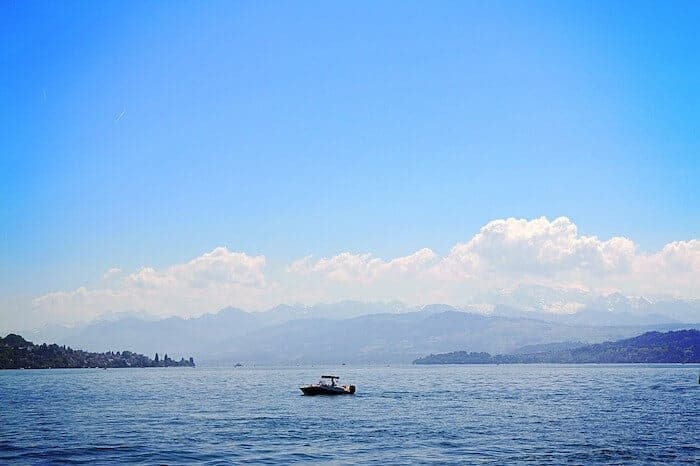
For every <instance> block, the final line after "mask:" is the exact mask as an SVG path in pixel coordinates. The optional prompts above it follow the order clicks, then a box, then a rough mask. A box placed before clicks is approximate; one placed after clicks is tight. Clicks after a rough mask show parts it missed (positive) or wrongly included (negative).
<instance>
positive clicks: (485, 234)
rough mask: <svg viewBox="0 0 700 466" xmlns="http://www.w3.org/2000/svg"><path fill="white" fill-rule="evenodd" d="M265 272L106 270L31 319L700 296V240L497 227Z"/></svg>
mask: <svg viewBox="0 0 700 466" xmlns="http://www.w3.org/2000/svg"><path fill="white" fill-rule="evenodd" d="M266 267H267V264H266V259H265V257H264V256H251V255H248V254H246V253H244V252H233V251H230V250H229V249H227V248H225V247H218V248H216V249H214V250H212V251H210V252H207V253H205V254H202V255H201V256H198V257H196V258H194V259H192V260H190V261H188V262H185V263H182V264H175V265H173V266H171V267H168V268H164V269H155V268H152V267H144V268H142V269H140V270H137V271H135V272H132V273H128V274H125V273H124V272H122V271H121V270H120V269H118V268H113V269H110V270H109V271H107V273H106V274H105V276H104V277H103V280H102V282H101V283H102V285H101V286H100V287H98V288H95V289H89V288H86V287H80V288H78V289H76V290H73V291H58V292H53V293H48V294H45V295H43V296H40V297H37V298H36V299H34V303H33V304H34V309H33V310H34V311H38V312H40V313H43V314H44V315H47V316H49V315H53V316H60V317H61V319H63V320H85V319H88V318H90V317H94V316H95V315H99V314H101V313H105V312H109V311H121V310H125V309H132V310H136V309H137V310H145V311H148V312H151V313H155V314H158V315H182V316H190V315H197V314H201V313H203V312H209V311H212V310H215V309H218V308H221V307H224V306H229V305H233V306H239V307H244V308H248V309H261V308H265V307H267V306H272V305H275V304H278V303H282V302H304V303H307V304H311V303H313V302H318V301H336V300H340V299H357V300H377V299H380V300H394V299H398V300H402V301H405V302H407V303H409V304H427V303H434V302H445V303H450V304H456V305H463V304H466V303H470V302H474V301H473V298H474V297H475V296H478V295H481V296H484V295H487V294H488V293H489V292H490V291H493V290H507V289H511V290H512V289H516V288H517V287H518V286H521V285H542V286H554V287H558V288H562V289H582V290H588V291H591V292H601V293H609V292H612V291H620V292H622V293H625V294H631V295H643V294H644V295H649V294H665V295H673V296H676V297H683V298H697V297H700V241H699V240H697V239H692V240H689V241H676V242H673V243H669V244H667V245H665V246H664V247H663V248H662V249H661V250H659V251H657V252H652V253H646V252H639V251H638V248H637V247H636V246H635V244H634V242H633V241H632V240H630V239H628V238H624V237H613V238H609V239H600V238H598V237H596V236H586V235H581V234H579V232H578V228H577V226H576V225H575V224H574V223H573V222H572V221H571V220H569V219H568V218H566V217H560V218H557V219H554V220H548V219H547V218H545V217H541V218H536V219H531V220H527V219H515V218H508V219H500V220H494V221H492V222H489V223H487V224H486V225H484V226H483V227H482V228H481V229H480V230H479V231H478V232H477V233H476V234H475V235H473V236H472V237H471V238H469V239H467V240H466V241H464V242H460V243H458V244H456V245H454V247H452V249H451V250H450V251H448V252H447V253H446V254H445V255H443V256H439V255H438V254H436V253H435V252H434V251H433V250H431V249H428V248H423V249H420V250H418V251H415V252H413V253H411V254H408V255H405V256H400V257H395V258H389V259H384V258H380V257H375V256H374V255H372V254H370V253H351V252H342V253H339V254H337V255H334V256H331V257H324V258H318V259H316V258H314V257H313V256H306V257H303V258H301V259H299V260H297V261H294V262H292V263H291V264H288V265H287V266H282V267H279V268H278V269H277V270H273V271H272V273H270V271H268V273H266ZM271 276H274V277H275V279H274V280H273V279H271V278H270V277H271ZM565 305H566V303H563V304H562V306H564V308H565V307H566V306H565Z"/></svg>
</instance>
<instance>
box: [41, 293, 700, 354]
mask: <svg viewBox="0 0 700 466" xmlns="http://www.w3.org/2000/svg"><path fill="white" fill-rule="evenodd" d="M520 291H521V292H522V290H520ZM645 302H646V303H648V304H645V303H642V302H641V301H639V300H636V299H632V298H625V297H622V296H619V295H610V296H609V297H608V299H607V300H602V301H600V300H599V302H598V304H597V305H592V304H591V305H586V306H587V307H579V310H578V312H575V313H553V312H545V311H544V310H542V309H537V308H533V307H527V306H522V307H520V308H516V307H512V306H511V305H509V304H497V305H494V306H493V307H492V308H491V309H488V310H486V311H484V310H483V309H481V310H479V312H476V311H477V309H476V308H475V307H474V306H472V305H468V306H465V307H463V308H457V307H453V306H448V305H442V304H435V305H428V306H421V307H409V306H405V305H403V304H401V303H398V302H387V303H381V302H374V303H363V302H353V301H343V302H339V303H332V304H319V305H315V306H304V305H282V306H277V307H275V308H272V309H270V310H268V311H264V312H246V311H244V310H241V309H236V308H226V309H222V310H220V311H218V312H216V313H213V314H204V315H202V316H200V317H195V318H189V319H183V318H180V317H169V318H165V319H155V318H152V317H149V316H146V315H143V314H141V313H117V314H111V315H108V316H106V317H105V318H102V319H100V320H97V321H94V322H91V323H89V324H86V325H82V326H79V327H74V328H68V327H60V326H51V327H45V328H42V329H35V330H34V332H33V333H32V334H31V338H32V339H33V340H35V341H49V342H51V341H55V342H57V343H59V344H66V345H70V346H74V347H80V348H85V349H86V350H90V351H115V350H121V349H129V350H131V351H136V352H140V353H144V354H154V353H156V352H162V351H164V350H166V349H167V350H169V351H173V350H175V351H173V356H175V357H180V356H188V355H193V356H195V357H196V358H197V359H198V360H200V361H201V362H202V363H203V364H205V365H206V364H207V363H210V364H233V363H236V362H241V363H244V364H294V363H339V362H356V363H392V362H396V363H407V362H410V361H412V360H414V359H416V358H417V357H420V356H423V355H426V354H431V353H440V352H449V351H455V350H457V349H462V348H469V349H470V351H486V352H490V353H510V352H514V351H518V350H519V349H520V348H521V347H523V346H527V345H542V344H550V343H556V342H558V343H561V344H564V345H568V344H571V342H578V343H581V344H583V343H598V342H602V341H608V340H618V339H621V338H627V337H631V336H634V335H638V334H640V333H643V332H646V331H652V330H661V331H667V330H672V329H680V328H694V327H697V322H700V317H699V318H695V319H694V320H684V321H681V320H679V319H678V318H677V317H683V316H691V318H692V316H696V315H698V312H697V311H698V303H697V302H684V303H683V304H682V306H685V307H684V308H683V312H679V308H680V307H682V306H681V304H679V303H675V304H674V303H670V304H672V305H669V306H668V307H666V306H664V304H663V301H651V300H645ZM640 303H641V304H640ZM674 305H675V306H676V307H674ZM654 310H658V311H659V312H650V311H654ZM662 311H668V312H662ZM674 316H675V317H674Z"/></svg>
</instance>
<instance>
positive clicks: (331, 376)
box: [321, 375, 340, 379]
mask: <svg viewBox="0 0 700 466" xmlns="http://www.w3.org/2000/svg"><path fill="white" fill-rule="evenodd" d="M321 378H322V379H340V377H338V376H337V375H322V376H321Z"/></svg>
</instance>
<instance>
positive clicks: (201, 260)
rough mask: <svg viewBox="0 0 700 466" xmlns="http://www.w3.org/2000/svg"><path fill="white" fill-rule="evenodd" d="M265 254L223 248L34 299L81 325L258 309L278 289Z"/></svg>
mask: <svg viewBox="0 0 700 466" xmlns="http://www.w3.org/2000/svg"><path fill="white" fill-rule="evenodd" d="M264 267H265V257H264V256H250V255H248V254H245V253H242V252H232V251H229V250H228V249H227V248H225V247H218V248H216V249H214V250H212V251H211V252H208V253H205V254H202V255H201V256H199V257H196V258H195V259H192V260H191V261H189V262H186V263H183V264H177V265H173V266H172V267H169V268H166V269H163V270H156V269H154V268H152V267H144V268H142V269H140V270H138V271H136V272H133V273H131V274H128V275H126V276H124V277H123V278H121V279H120V280H117V281H116V283H113V282H114V280H113V279H114V278H115V276H118V275H120V274H121V270H120V269H118V268H112V269H110V270H108V271H107V273H105V275H104V277H103V284H105V282H110V283H113V284H110V286H103V287H101V288H97V289H88V288H85V287H80V288H78V289H76V290H72V291H59V292H53V293H48V294H45V295H43V296H39V297H37V298H35V299H34V301H33V306H34V309H35V310H39V311H44V312H45V313H46V314H47V316H48V317H52V316H53V317H57V318H60V319H59V320H63V321H80V320H85V319H89V318H91V317H94V316H96V315H99V314H102V313H106V312H114V311H120V310H125V309H129V310H146V311H148V312H151V313H154V314H158V315H184V316H189V315H197V314H201V313H203V312H208V311H211V310H212V309H217V308H219V307H222V306H228V305H237V306H245V307H249V308H252V309H256V308H258V307H259V306H260V305H261V304H267V303H266V302H265V297H266V294H271V293H272V292H274V290H275V284H274V283H268V282H267V281H266V279H265V275H264V273H263V269H264Z"/></svg>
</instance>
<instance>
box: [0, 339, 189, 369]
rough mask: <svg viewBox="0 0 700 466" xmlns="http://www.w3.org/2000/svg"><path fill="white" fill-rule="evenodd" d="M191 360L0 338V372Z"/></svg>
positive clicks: (179, 363)
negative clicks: (103, 351) (0, 370)
mask: <svg viewBox="0 0 700 466" xmlns="http://www.w3.org/2000/svg"><path fill="white" fill-rule="evenodd" d="M194 365H195V364H194V359H192V358H189V359H185V358H181V359H180V360H179V361H176V360H173V359H171V358H169V357H168V355H167V354H166V355H165V356H164V357H163V358H162V359H161V358H160V357H159V356H158V354H157V353H156V355H155V358H154V359H151V358H149V357H148V356H144V355H143V354H138V353H133V352H131V351H117V352H113V351H108V352H106V353H93V352H90V351H83V350H76V349H72V348H71V347H69V346H68V347H67V346H65V345H63V346H59V345H57V344H55V343H54V344H50V345H47V344H46V343H43V344H41V345H35V344H34V343H32V342H31V341H27V340H25V339H24V338H22V337H21V336H19V335H15V334H12V333H11V334H9V335H7V336H6V337H5V338H2V337H0V369H80V368H91V367H92V368H95V367H102V368H123V367H194Z"/></svg>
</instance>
